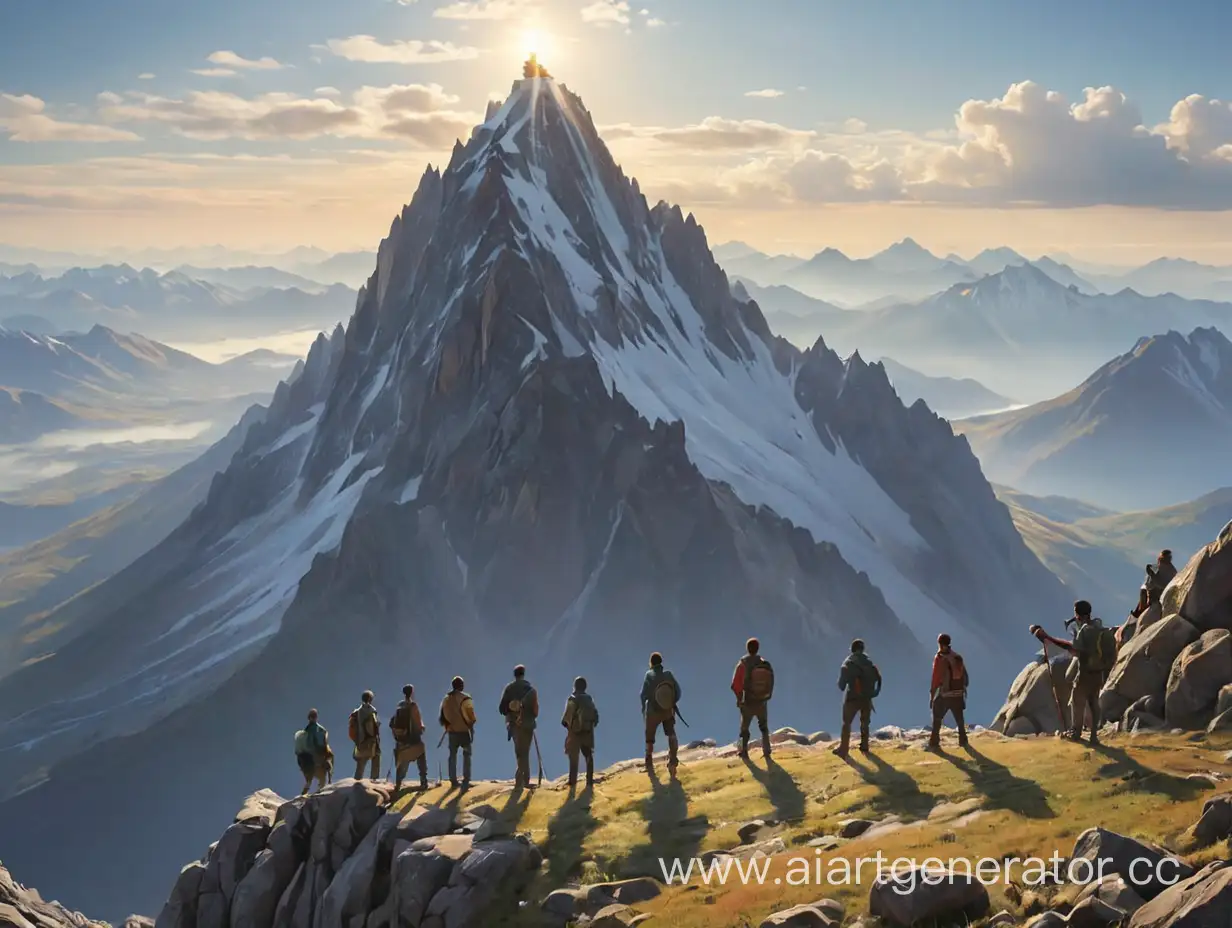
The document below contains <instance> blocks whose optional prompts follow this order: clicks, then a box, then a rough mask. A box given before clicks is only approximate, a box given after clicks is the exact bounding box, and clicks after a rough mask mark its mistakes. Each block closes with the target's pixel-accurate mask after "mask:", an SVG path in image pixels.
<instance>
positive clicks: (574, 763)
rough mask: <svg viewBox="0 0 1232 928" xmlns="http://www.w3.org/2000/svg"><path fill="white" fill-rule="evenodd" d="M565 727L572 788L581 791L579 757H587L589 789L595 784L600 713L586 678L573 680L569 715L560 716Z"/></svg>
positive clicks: (569, 700) (587, 783)
mask: <svg viewBox="0 0 1232 928" xmlns="http://www.w3.org/2000/svg"><path fill="white" fill-rule="evenodd" d="M560 724H561V725H563V726H564V727H565V732H566V735H565V755H566V756H567V757H568V758H569V789H576V788H577V778H578V755H579V754H580V755H581V756H582V757H584V758H586V788H587V789H590V788H592V787H593V786H594V785H595V727H596V726H597V725H598V724H599V710H598V709H597V708H596V707H595V701H594V699H593V698H591V696H590V694H589V693H587V692H586V678H585V677H578V678H577V679H576V680H574V681H573V693H572V694H571V695H570V696H569V698H568V700H566V701H565V714H564V715H562V716H561V717H560Z"/></svg>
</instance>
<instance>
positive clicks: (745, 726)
mask: <svg viewBox="0 0 1232 928" xmlns="http://www.w3.org/2000/svg"><path fill="white" fill-rule="evenodd" d="M744 649H745V655H744V657H742V658H740V660H739V661H737V662H736V669H735V671H734V672H733V673H732V682H731V690H732V692H733V693H735V694H736V708H737V709H739V710H740V756H741V757H742V758H743V759H745V760H748V757H749V737H750V731H749V729H750V727H751V726H752V724H753V719H757V729H758V731H760V732H761V753H762V756H763V757H769V756H770V723H769V720H768V719H767V709H768V707H769V703H770V697H771V696H773V695H774V668H773V667H771V666H770V662H769V661H768V660H766V659H765V658H764V657H762V656H761V654H760V653H759V652H760V651H761V642H759V641H758V640H757V639H756V638H750V639H749V640H748V641H746V642H745V645H744Z"/></svg>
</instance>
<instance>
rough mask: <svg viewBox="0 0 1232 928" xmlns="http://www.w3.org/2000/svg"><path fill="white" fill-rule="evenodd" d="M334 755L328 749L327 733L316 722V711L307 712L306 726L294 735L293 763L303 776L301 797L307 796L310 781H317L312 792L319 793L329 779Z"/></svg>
mask: <svg viewBox="0 0 1232 928" xmlns="http://www.w3.org/2000/svg"><path fill="white" fill-rule="evenodd" d="M333 760H334V754H333V751H331V750H330V749H329V732H327V731H326V730H325V727H324V726H323V725H321V724H320V723H319V722H317V710H316V709H309V710H308V724H307V725H305V726H304V727H303V728H302V729H301V730H299V731H297V732H296V733H295V762H296V763H297V764H298V765H299V770H300V773H302V774H303V775H304V788H303V790H302V791H301V792H300V795H301V796H306V795H308V789H309V787H311V786H312V781H313V780H314V779H315V780H316V781H317V788H316V790H314V792H320V791H321V790H322V789H323V788H324V787H325V783H326V781H327V780H328V779H329V771H330V767H331V766H332V765H333Z"/></svg>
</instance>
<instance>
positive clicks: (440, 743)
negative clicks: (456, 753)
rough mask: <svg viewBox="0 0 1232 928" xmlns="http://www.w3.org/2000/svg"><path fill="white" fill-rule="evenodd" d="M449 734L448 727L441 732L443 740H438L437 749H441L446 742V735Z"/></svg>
mask: <svg viewBox="0 0 1232 928" xmlns="http://www.w3.org/2000/svg"><path fill="white" fill-rule="evenodd" d="M447 734H449V729H448V728H446V729H445V730H444V731H443V732H441V740H440V741H438V742H436V749H437V750H438V751H439V750H440V749H441V745H442V744H444V743H445V736H446V735H447Z"/></svg>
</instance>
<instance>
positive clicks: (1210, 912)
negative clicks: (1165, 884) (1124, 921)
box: [1129, 862, 1232, 928]
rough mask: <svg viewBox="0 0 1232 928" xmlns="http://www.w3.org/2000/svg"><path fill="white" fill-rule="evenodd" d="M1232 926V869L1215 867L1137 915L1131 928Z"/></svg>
mask: <svg viewBox="0 0 1232 928" xmlns="http://www.w3.org/2000/svg"><path fill="white" fill-rule="evenodd" d="M1230 923H1232V867H1229V866H1227V864H1225V863H1222V862H1220V863H1214V864H1211V865H1210V866H1208V867H1206V868H1205V869H1203V870H1202V871H1201V872H1199V873H1197V874H1194V875H1193V876H1191V877H1190V878H1189V879H1187V880H1184V881H1182V882H1180V883H1177V884H1176V885H1174V886H1171V887H1169V888H1168V889H1166V890H1164V891H1163V892H1161V893H1160V894H1159V895H1158V896H1156V897H1155V898H1154V899H1152V900H1151V901H1150V902H1148V903H1147V904H1146V905H1144V906H1143V907H1142V908H1140V909H1139V910H1138V911H1137V912H1135V913H1134V915H1133V918H1131V919H1130V921H1129V928H1227V926H1228V925H1229V924H1230Z"/></svg>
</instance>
